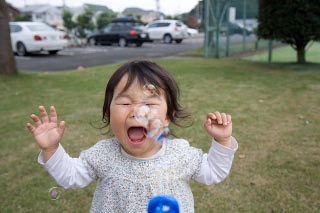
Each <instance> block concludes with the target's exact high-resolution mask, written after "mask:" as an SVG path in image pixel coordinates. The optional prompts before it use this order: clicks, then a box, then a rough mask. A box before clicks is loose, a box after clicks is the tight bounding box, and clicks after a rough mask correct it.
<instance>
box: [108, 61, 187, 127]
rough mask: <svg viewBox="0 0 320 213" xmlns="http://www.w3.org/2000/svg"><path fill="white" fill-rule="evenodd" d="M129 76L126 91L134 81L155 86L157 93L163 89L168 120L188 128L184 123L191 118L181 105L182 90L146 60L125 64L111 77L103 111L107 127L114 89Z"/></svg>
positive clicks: (169, 75) (169, 77)
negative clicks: (124, 77) (126, 75)
mask: <svg viewBox="0 0 320 213" xmlns="http://www.w3.org/2000/svg"><path fill="white" fill-rule="evenodd" d="M125 74H128V81H127V83H126V86H125V87H124V89H123V90H124V91H126V90H127V89H128V88H129V87H130V85H131V84H132V83H133V81H134V80H136V79H137V80H138V82H139V83H140V84H141V85H145V84H146V83H149V84H153V85H154V86H155V87H156V90H157V92H158V93H159V89H158V88H161V89H162V90H163V91H164V92H165V93H164V94H165V97H166V101H167V106H168V110H167V118H168V119H169V120H170V121H171V122H172V123H173V124H175V125H177V126H180V127H186V126H189V125H183V123H182V121H183V120H186V119H187V118H189V117H190V114H189V113H187V112H186V111H185V110H184V109H183V107H182V106H181V105H180V104H179V98H180V90H179V87H178V85H177V82H176V81H175V80H174V78H173V76H172V75H171V74H170V73H169V72H168V71H166V70H165V69H164V68H162V67H160V66H159V65H157V64H156V63H154V62H151V61H145V60H135V61H130V62H128V63H125V64H123V65H122V66H121V67H119V68H118V69H117V70H116V71H115V72H114V73H113V75H112V76H111V78H110V80H109V82H108V84H107V87H106V92H105V99H104V104H103V110H102V118H103V121H104V123H105V124H106V125H105V126H108V125H109V124H110V119H109V115H110V104H111V101H112V99H113V94H114V89H115V87H116V86H117V85H118V83H119V82H120V80H121V78H122V77H123V76H124V75H125Z"/></svg>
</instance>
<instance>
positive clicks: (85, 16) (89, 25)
mask: <svg viewBox="0 0 320 213" xmlns="http://www.w3.org/2000/svg"><path fill="white" fill-rule="evenodd" d="M92 17H93V12H92V10H91V9H89V8H86V9H85V10H84V12H83V13H81V14H80V15H79V16H78V18H77V24H78V26H79V30H80V35H81V36H82V37H84V36H85V35H86V33H85V31H86V30H93V29H94V24H93V22H92Z"/></svg>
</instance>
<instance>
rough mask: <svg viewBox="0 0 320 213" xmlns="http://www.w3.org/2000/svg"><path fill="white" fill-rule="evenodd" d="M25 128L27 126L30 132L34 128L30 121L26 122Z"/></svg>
mask: <svg viewBox="0 0 320 213" xmlns="http://www.w3.org/2000/svg"><path fill="white" fill-rule="evenodd" d="M27 128H28V130H29V132H31V133H33V132H34V131H35V129H36V128H35V127H34V126H32V124H31V123H27Z"/></svg>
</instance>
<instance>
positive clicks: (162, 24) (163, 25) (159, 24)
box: [157, 23, 170, 27]
mask: <svg viewBox="0 0 320 213" xmlns="http://www.w3.org/2000/svg"><path fill="white" fill-rule="evenodd" d="M169 25H170V23H158V24H157V27H168V26H169Z"/></svg>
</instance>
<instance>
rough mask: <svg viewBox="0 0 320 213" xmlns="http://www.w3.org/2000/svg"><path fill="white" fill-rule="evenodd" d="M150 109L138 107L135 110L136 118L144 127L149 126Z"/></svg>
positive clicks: (143, 106) (142, 106)
mask: <svg viewBox="0 0 320 213" xmlns="http://www.w3.org/2000/svg"><path fill="white" fill-rule="evenodd" d="M149 112H150V107H148V106H147V105H137V106H135V108H134V118H135V119H136V120H137V121H138V122H139V123H141V124H143V126H145V127H146V126H147V125H148V122H149V120H150V119H149Z"/></svg>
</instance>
